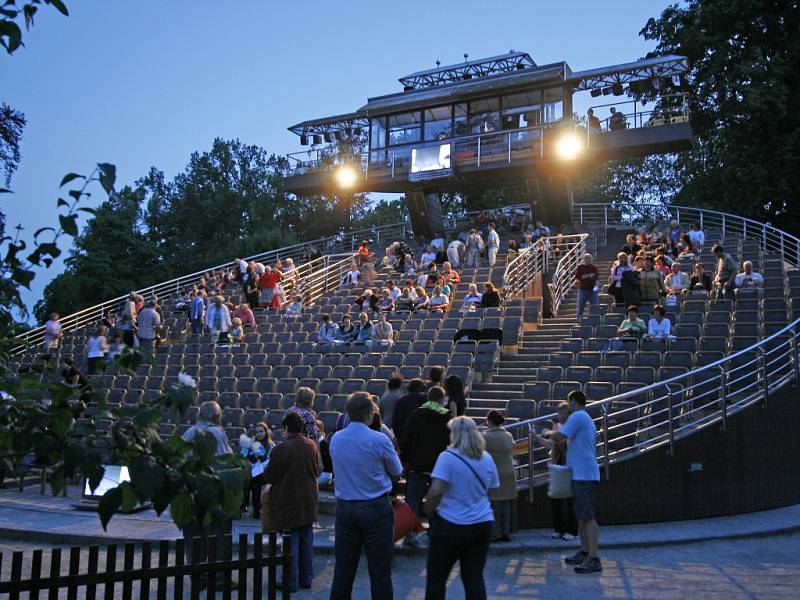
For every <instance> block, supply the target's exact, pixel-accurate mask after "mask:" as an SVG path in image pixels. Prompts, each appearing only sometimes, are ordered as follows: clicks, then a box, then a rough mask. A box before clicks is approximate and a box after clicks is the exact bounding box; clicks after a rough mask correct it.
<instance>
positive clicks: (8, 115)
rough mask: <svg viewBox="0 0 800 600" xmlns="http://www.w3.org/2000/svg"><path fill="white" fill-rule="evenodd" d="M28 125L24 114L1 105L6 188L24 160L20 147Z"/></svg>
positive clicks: (0, 166)
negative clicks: (20, 162) (23, 133)
mask: <svg viewBox="0 0 800 600" xmlns="http://www.w3.org/2000/svg"><path fill="white" fill-rule="evenodd" d="M26 123H27V120H26V119H25V115H24V113H21V112H19V111H18V110H14V109H13V108H11V107H10V106H9V105H8V104H6V103H5V102H4V103H2V104H0V170H2V171H3V174H4V175H5V177H4V182H5V185H6V186H8V185H10V184H11V176H12V175H13V174H14V171H16V170H17V167H18V166H19V161H20V160H21V159H22V156H21V154H20V151H19V146H20V141H21V139H22V130H23V129H25V124H26ZM1 233H2V230H0V234H1Z"/></svg>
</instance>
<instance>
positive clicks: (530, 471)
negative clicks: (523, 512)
mask: <svg viewBox="0 0 800 600" xmlns="http://www.w3.org/2000/svg"><path fill="white" fill-rule="evenodd" d="M528 502H530V503H531V504H533V430H532V429H531V426H530V425H528Z"/></svg>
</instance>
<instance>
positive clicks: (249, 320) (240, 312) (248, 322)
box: [234, 302, 256, 327]
mask: <svg viewBox="0 0 800 600" xmlns="http://www.w3.org/2000/svg"><path fill="white" fill-rule="evenodd" d="M234 316H235V317H237V318H238V319H239V320H240V321H241V322H242V327H255V326H256V316H255V315H254V314H253V311H252V310H251V309H250V305H249V304H247V302H242V303H241V304H240V305H239V306H237V307H236V312H234Z"/></svg>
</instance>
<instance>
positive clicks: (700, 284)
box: [689, 262, 711, 292]
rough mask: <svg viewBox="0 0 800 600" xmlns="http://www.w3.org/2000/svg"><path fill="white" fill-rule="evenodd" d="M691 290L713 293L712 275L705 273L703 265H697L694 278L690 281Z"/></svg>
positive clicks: (693, 274)
mask: <svg viewBox="0 0 800 600" xmlns="http://www.w3.org/2000/svg"><path fill="white" fill-rule="evenodd" d="M689 288H690V289H692V290H705V291H707V292H710V291H711V275H710V274H708V273H706V272H705V269H704V267H703V263H701V262H699V263H695V265H694V272H693V273H692V278H691V279H690V280H689Z"/></svg>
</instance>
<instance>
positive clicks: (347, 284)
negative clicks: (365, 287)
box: [342, 261, 361, 288]
mask: <svg viewBox="0 0 800 600" xmlns="http://www.w3.org/2000/svg"><path fill="white" fill-rule="evenodd" d="M359 281H361V271H359V270H358V265H357V264H356V262H355V261H353V263H352V264H351V265H350V271H349V272H348V273H347V275H345V276H344V279H343V280H342V287H344V288H351V287H355V286H356V285H358V282H359Z"/></svg>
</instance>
